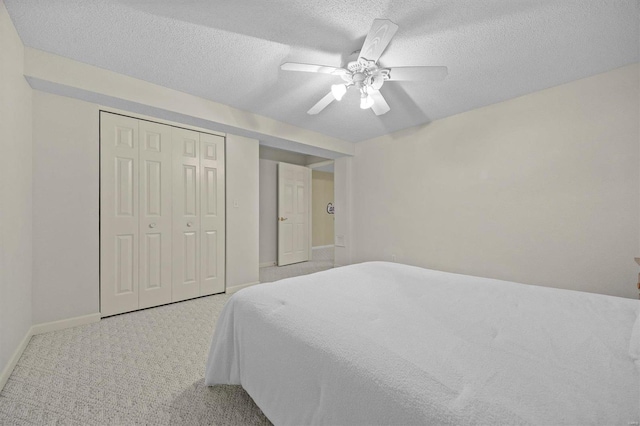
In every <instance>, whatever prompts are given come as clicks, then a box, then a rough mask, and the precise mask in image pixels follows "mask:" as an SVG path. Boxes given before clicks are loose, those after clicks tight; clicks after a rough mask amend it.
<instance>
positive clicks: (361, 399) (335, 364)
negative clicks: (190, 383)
mask: <svg viewBox="0 0 640 426" xmlns="http://www.w3.org/2000/svg"><path fill="white" fill-rule="evenodd" d="M639 313H640V302H638V301H636V300H632V299H624V298H618V297H612V296H604V295H596V294H590V293H583V292H577V291H569V290H560V289H553V288H546V287H537V286H530V285H524V284H517V283H512V282H506V281H499V280H493V279H487V278H478V277H471V276H467V275H459V274H452V273H446V272H440V271H434V270H428V269H422V268H417V267H411V266H406V265H400V264H396V263H387V262H368V263H362V264H357V265H352V266H347V267H342V268H337V269H332V270H329V271H324V272H319V273H316V274H312V275H307V276H303V277H297V278H291V279H286V280H282V281H279V282H276V283H269V284H265V285H259V286H254V287H250V288H247V289H244V290H241V291H240V292H238V293H236V294H235V295H233V296H232V297H231V298H230V299H229V301H228V302H227V304H226V306H225V308H224V310H223V312H222V314H221V316H220V318H219V319H218V323H217V326H216V331H215V334H214V337H213V341H212V344H211V350H210V352H209V359H208V362H207V367H206V373H205V383H206V384H207V385H210V386H212V385H216V384H236V385H242V386H243V387H244V389H245V390H246V391H247V392H248V393H249V395H250V396H251V397H252V398H253V399H254V401H255V402H256V404H257V405H258V406H259V407H260V408H261V409H262V411H263V412H264V414H265V415H266V416H267V417H268V418H269V419H270V420H271V421H272V422H273V423H274V424H277V425H280V424H283V425H285V424H292V425H293V424H296V425H301V424H333V425H339V424H349V425H352V424H397V425H408V424H544V425H550V424H572V425H574V424H581V425H583V424H607V425H609V424H621V425H625V426H628V425H636V424H638V423H637V422H639V421H640V379H639V369H640V362H639V361H638V358H639V357H640V319H638V315H639ZM632 334H633V336H632Z"/></svg>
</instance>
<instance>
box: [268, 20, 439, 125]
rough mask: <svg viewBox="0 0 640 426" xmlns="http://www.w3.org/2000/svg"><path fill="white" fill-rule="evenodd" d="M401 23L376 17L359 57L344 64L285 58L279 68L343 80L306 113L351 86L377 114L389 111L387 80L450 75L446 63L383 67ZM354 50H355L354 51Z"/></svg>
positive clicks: (315, 111) (435, 78) (362, 105)
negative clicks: (384, 89)
mask: <svg viewBox="0 0 640 426" xmlns="http://www.w3.org/2000/svg"><path fill="white" fill-rule="evenodd" d="M396 31H398V26H397V25H396V24H394V23H393V22H391V21H390V20H388V19H375V20H374V21H373V25H372V26H371V29H370V30H369V34H367V38H366V39H365V41H364V44H363V45H362V49H360V54H359V55H358V59H357V60H355V61H352V62H349V63H348V64H347V66H346V67H344V68H335V67H328V66H324V65H312V64H300V63H296V62H285V63H284V64H282V65H281V66H280V69H282V70H285V71H304V72H315V73H323V74H332V75H335V76H340V77H342V79H343V80H344V83H342V84H334V85H332V86H331V91H330V92H329V93H328V94H326V95H325V96H324V97H323V98H322V99H320V100H319V101H318V102H317V103H316V104H315V105H314V106H313V107H311V109H310V110H309V111H307V114H311V115H315V114H318V113H319V112H320V111H322V110H323V109H325V108H326V107H327V106H328V105H329V104H330V103H331V102H333V101H334V100H337V101H339V100H341V99H342V97H343V96H344V95H345V93H347V90H348V89H349V88H351V87H355V88H356V89H358V90H359V91H360V108H362V109H367V108H371V109H372V110H373V112H374V113H375V114H376V115H382V114H385V113H387V112H388V111H389V110H390V109H391V107H389V104H388V103H387V101H385V99H384V96H382V93H380V88H381V87H382V85H383V84H384V82H385V81H408V80H423V81H425V80H426V81H439V80H443V79H444V78H445V77H446V76H447V73H448V71H447V67H442V66H436V67H393V68H382V67H380V65H379V64H378V59H379V58H380V56H381V55H382V52H384V50H385V49H386V48H387V46H388V45H389V43H390V42H391V39H392V38H393V36H394V34H395V33H396ZM354 53H355V52H354Z"/></svg>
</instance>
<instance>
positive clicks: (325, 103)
mask: <svg viewBox="0 0 640 426" xmlns="http://www.w3.org/2000/svg"><path fill="white" fill-rule="evenodd" d="M334 100H335V97H334V96H333V93H331V92H329V93H327V94H326V95H325V96H324V98H322V99H320V100H319V101H318V103H317V104H315V105H314V106H312V107H311V109H310V110H309V111H307V114H309V115H316V114H317V113H319V112H320V111H322V110H323V109H325V108H326V107H327V106H328V105H329V104H330V103H331V102H333V101H334Z"/></svg>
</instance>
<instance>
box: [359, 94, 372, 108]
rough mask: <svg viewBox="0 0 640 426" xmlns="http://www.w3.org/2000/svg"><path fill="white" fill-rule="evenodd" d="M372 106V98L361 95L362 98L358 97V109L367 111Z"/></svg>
mask: <svg viewBox="0 0 640 426" xmlns="http://www.w3.org/2000/svg"><path fill="white" fill-rule="evenodd" d="M372 105H373V98H372V97H371V96H369V95H366V94H364V93H363V94H362V96H361V97H360V108H362V109H368V108H371V106H372Z"/></svg>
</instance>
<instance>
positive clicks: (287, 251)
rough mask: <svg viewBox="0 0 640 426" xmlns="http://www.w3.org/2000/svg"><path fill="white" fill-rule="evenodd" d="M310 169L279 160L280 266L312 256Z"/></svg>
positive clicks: (305, 259)
mask: <svg viewBox="0 0 640 426" xmlns="http://www.w3.org/2000/svg"><path fill="white" fill-rule="evenodd" d="M310 200H311V169H309V168H308V167H303V166H295V165H293V164H288V163H278V266H283V265H289V264H292V263H298V262H305V261H308V260H309V252H310V233H309V229H310V226H311V209H310V208H309V204H310Z"/></svg>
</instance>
